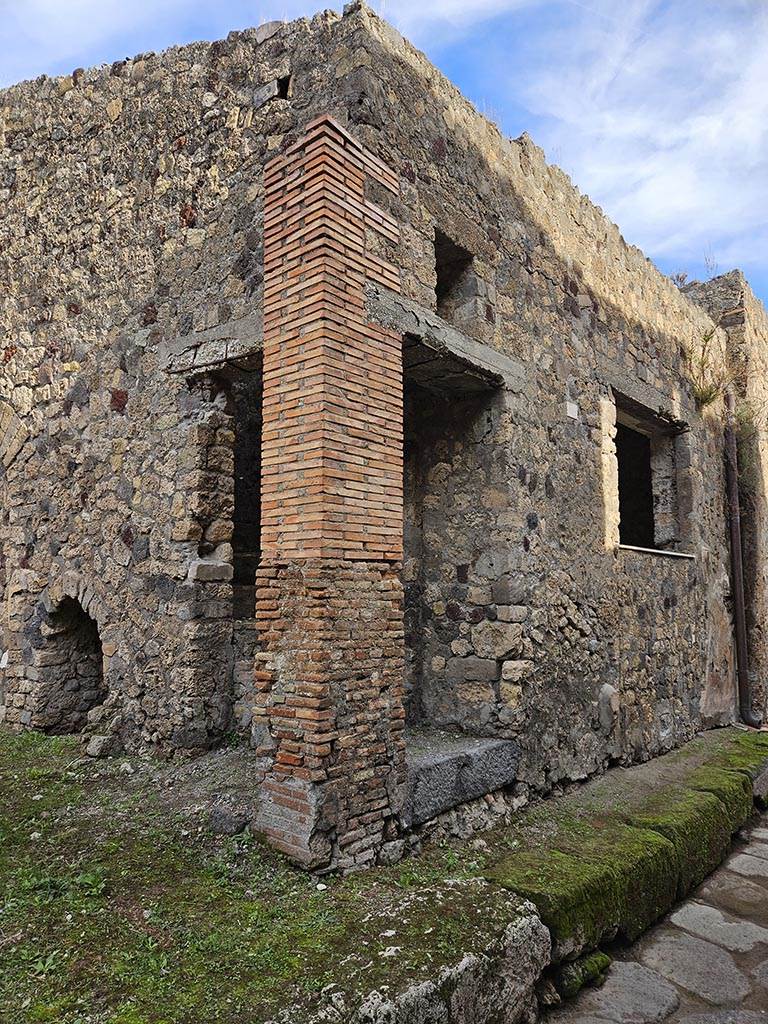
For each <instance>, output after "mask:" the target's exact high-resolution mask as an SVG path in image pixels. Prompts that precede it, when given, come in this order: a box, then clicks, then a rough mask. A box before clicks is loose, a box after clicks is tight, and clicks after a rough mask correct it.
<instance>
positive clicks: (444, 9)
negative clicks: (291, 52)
mask: <svg viewBox="0 0 768 1024" xmlns="http://www.w3.org/2000/svg"><path fill="white" fill-rule="evenodd" d="M341 5H342V0H336V2H334V3H333V6H335V7H337V8H339V7H341ZM319 6H320V3H319V2H318V0H219V3H217V4H211V3H210V0H0V84H2V83H10V82H12V81H16V80H18V79H20V78H22V77H29V76H32V75H36V74H40V73H42V72H48V73H62V72H64V71H68V70H71V69H72V68H73V67H75V66H76V65H78V64H82V65H85V64H91V63H96V62H99V61H104V60H114V59H117V58H119V57H122V56H127V55H129V54H131V53H133V52H137V51H139V50H143V49H159V48H161V47H163V46H166V45H169V44H170V43H171V42H183V41H185V40H187V39H191V38H203V37H207V38H216V37H219V36H221V35H224V34H226V32H227V31H229V30H230V29H231V28H235V27H243V26H245V25H248V24H251V25H253V24H259V23H260V22H262V21H264V20H269V19H271V18H290V17H295V16H297V15H299V14H311V13H313V12H314V11H315V10H316V9H317V7H319ZM372 6H373V7H374V9H376V10H378V11H379V12H380V13H382V14H383V15H384V16H385V17H387V18H389V19H390V20H391V21H392V22H393V23H394V24H395V25H397V27H398V28H400V30H401V31H403V32H404V33H405V34H407V35H409V36H410V37H412V38H413V39H414V41H415V42H416V43H417V45H422V46H425V47H426V48H427V49H429V50H430V51H431V52H432V53H436V52H440V49H439V48H440V47H441V46H443V47H450V62H451V63H452V64H453V67H454V69H456V70H461V69H460V68H459V65H461V63H462V55H463V53H464V49H465V46H466V51H467V56H466V58H465V59H464V61H463V62H464V69H463V70H466V65H467V64H468V62H470V61H473V62H474V64H475V65H476V67H475V72H476V73H475V75H474V78H475V80H478V79H480V80H483V81H484V84H483V89H484V94H485V95H484V98H485V101H486V102H490V103H491V104H492V105H493V107H494V109H496V110H499V109H501V111H502V112H503V111H504V109H505V107H506V109H507V110H515V111H516V116H515V124H514V130H521V129H522V128H526V129H528V130H529V131H530V133H531V134H532V136H533V137H534V139H535V140H536V141H537V142H539V143H540V144H541V145H543V146H544V148H545V149H546V150H547V152H548V154H549V155H550V157H551V158H552V159H555V160H556V161H557V162H558V163H560V164H561V165H562V166H563V167H564V169H565V170H566V171H568V173H570V174H571V176H572V177H573V179H574V181H575V182H576V183H577V184H578V185H579V187H580V188H582V189H583V190H584V191H586V192H588V193H589V194H590V195H591V196H592V198H593V199H594V200H595V201H596V202H598V203H599V204H600V205H601V206H603V208H604V209H605V210H606V211H607V213H608V214H609V215H610V216H611V217H612V218H613V219H614V220H616V221H617V223H619V224H620V226H621V228H622V230H623V231H624V233H625V236H626V237H627V238H628V239H630V240H631V241H633V242H636V243H637V244H639V245H640V246H641V247H642V248H643V249H645V250H646V252H648V253H649V255H651V256H653V257H658V258H660V259H666V260H667V261H669V260H676V261H678V262H679V264H680V265H681V266H685V265H688V264H695V263H697V262H700V261H701V258H702V256H703V253H704V252H705V250H707V249H708V248H711V250H712V252H713V253H714V256H715V258H716V259H717V261H718V262H719V263H720V265H721V266H723V267H726V266H728V265H730V264H731V263H738V264H741V265H744V266H745V267H746V268H749V267H750V266H752V267H758V268H759V267H760V265H761V264H762V266H763V267H764V268H765V270H766V273H768V267H765V263H766V257H765V251H766V250H765V242H766V239H768V202H766V194H768V3H766V2H764V0H622V2H621V3H618V2H616V0H421V2H420V3H414V2H413V0H373V2H372ZM451 44H452V45H451ZM447 52H448V50H447V49H444V53H447ZM457 54H458V55H459V56H457ZM448 70H449V71H450V70H451V67H449V68H448ZM469 77H470V78H471V77H472V76H471V75H470V76H469ZM510 127H512V126H510Z"/></svg>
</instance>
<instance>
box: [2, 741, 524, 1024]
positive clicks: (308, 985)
mask: <svg viewBox="0 0 768 1024" xmlns="http://www.w3.org/2000/svg"><path fill="white" fill-rule="evenodd" d="M122 765H125V766H126V768H127V767H129V765H128V763H127V762H121V761H109V762H101V763H97V764H94V763H93V762H86V763H83V762H82V761H80V760H79V757H78V747H77V745H76V743H75V742H73V741H72V740H69V739H59V738H48V737H41V736H39V735H35V734H25V735H23V736H12V735H11V734H9V733H8V732H7V731H3V730H2V729H0V1020H2V1021H3V1022H4V1024H22V1022H23V1024H28V1022H42V1021H50V1022H56V1024H102V1022H110V1024H198V1022H200V1024H203V1022H205V1024H209V1022H210V1024H214V1022H217V1024H218V1022H222V1024H223V1022H227V1024H234V1022H241V1021H242V1022H245V1021H248V1022H249V1024H257V1022H260V1021H263V1020H268V1019H269V1018H270V1016H271V1015H272V1014H274V1013H276V1012H277V1010H278V1009H279V1008H281V1007H286V1006H288V1005H290V1004H291V1003H292V1002H294V1001H299V1002H301V1001H302V1000H303V999H305V1000H306V999H307V997H308V996H309V995H311V993H313V992H316V991H317V990H318V989H320V988H322V987H323V986H325V985H327V984H329V983H331V982H336V983H338V984H340V985H341V986H342V987H344V983H345V982H346V981H348V980H349V979H350V978H352V977H354V978H356V979H359V980H360V984H361V987H362V988H363V989H364V990H365V991H368V990H370V989H373V988H375V987H376V986H377V985H379V984H381V983H383V982H386V981H389V982H390V984H392V985H394V986H395V987H397V985H398V979H402V980H408V979H416V980H418V979H421V978H426V977H430V976H434V973H435V971H436V967H435V965H436V964H437V965H440V964H442V963H451V962H453V961H455V959H456V958H457V956H458V954H459V953H461V952H462V951H463V950H464V949H465V948H467V949H469V948H472V947H473V946H474V945H475V944H476V943H477V942H480V944H481V947H484V946H485V945H486V944H487V942H488V939H489V937H490V936H492V935H493V934H494V933H498V932H500V931H501V929H502V928H503V926H504V925H505V924H506V923H507V922H508V921H509V920H510V919H511V918H512V917H514V904H508V905H507V906H506V907H505V906H503V905H502V904H498V905H497V907H496V909H495V910H493V909H492V910H488V909H486V908H484V907H482V906H479V905H478V901H477V899H476V896H475V895H474V894H473V885H472V884H466V885H461V884H459V885H452V884H450V882H449V880H452V879H462V878H467V877H468V876H469V875H472V874H477V871H478V867H479V865H478V864H476V863H474V862H473V861H472V860H471V859H470V860H468V861H467V862H466V863H465V864H463V865H459V861H458V857H457V854H456V852H455V851H452V850H449V849H435V850H433V851H432V852H431V854H430V855H429V856H428V857H426V858H423V859H420V860H419V861H408V862H404V863H402V864H401V865H400V866H397V867H395V868H392V869H381V870H377V871H374V872H371V873H368V874H366V875H359V876H355V877H351V878H348V879H346V880H343V881H339V880H334V879H327V880H326V881H325V883H323V884H324V885H327V888H323V889H318V885H317V883H316V882H315V881H313V880H312V879H311V878H309V877H308V876H307V875H306V874H304V873H302V872H300V871H297V870H295V869H293V868H291V867H290V866H289V865H288V864H287V863H286V862H285V861H284V860H282V859H281V858H280V857H278V856H276V855H275V854H273V853H271V852H270V851H269V850H267V849H266V848H265V847H264V846H263V845H261V844H260V843H259V842H258V841H257V840H256V839H254V838H253V837H252V836H250V835H249V834H243V835H240V836H236V837H229V838H225V837H220V836H214V835H212V834H210V833H209V832H208V831H207V829H206V828H205V826H201V825H199V824H198V823H197V822H196V820H195V818H194V817H193V818H192V819H191V820H190V818H188V817H187V816H185V815H184V814H182V813H178V814H174V813H173V812H169V809H168V805H167V803H166V802H165V801H164V800H163V798H162V797H163V795H162V792H160V791H159V790H158V789H157V787H156V786H155V785H154V783H153V784H149V783H148V782H147V781H146V776H145V775H143V774H142V766H140V765H138V766H137V768H136V770H135V772H134V773H129V772H128V771H127V770H125V769H124V768H123V767H121V766H122ZM133 765H137V763H136V762H133ZM393 949H394V950H395V952H394V953H392V952H391V951H392V950H393ZM388 951H389V952H388Z"/></svg>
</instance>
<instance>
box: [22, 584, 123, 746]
mask: <svg viewBox="0 0 768 1024" xmlns="http://www.w3.org/2000/svg"><path fill="white" fill-rule="evenodd" d="M40 636H41V639H42V645H41V646H40V647H38V648H37V649H36V650H35V654H34V667H35V669H36V671H37V675H38V691H37V692H38V696H37V701H36V708H35V711H34V715H33V721H32V723H31V724H32V725H33V726H34V727H35V728H37V729H42V730H43V731H44V732H48V733H56V734H62V733H78V732H81V731H82V730H83V729H84V728H85V726H86V724H87V722H88V713H89V712H90V711H92V710H93V709H94V708H96V707H98V706H99V705H100V704H103V703H104V700H105V698H106V696H107V688H106V685H105V683H104V656H103V652H102V648H101V639H100V637H99V629H98V626H97V625H96V622H95V621H94V620H93V619H92V618H91V617H90V615H88V614H87V613H86V612H85V611H84V610H83V608H82V606H81V605H80V603H79V601H76V600H75V599H74V598H71V597H65V598H64V599H63V600H62V601H61V603H60V604H59V605H58V606H57V607H56V609H55V610H54V611H52V612H50V613H49V614H48V615H47V616H46V619H45V620H44V621H43V623H42V624H41V627H40Z"/></svg>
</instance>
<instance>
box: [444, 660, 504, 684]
mask: <svg viewBox="0 0 768 1024" xmlns="http://www.w3.org/2000/svg"><path fill="white" fill-rule="evenodd" d="M498 674H499V670H498V666H497V664H496V662H495V661H492V660H490V659H487V658H475V657H467V658H449V659H448V663H447V665H446V670H445V675H446V679H447V680H448V682H451V683H468V682H484V681H491V680H493V679H496V678H497V676H498Z"/></svg>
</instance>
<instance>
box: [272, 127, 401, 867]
mask: <svg viewBox="0 0 768 1024" xmlns="http://www.w3.org/2000/svg"><path fill="white" fill-rule="evenodd" d="M366 179H373V180H374V181H375V182H377V183H378V186H381V187H383V188H385V189H388V190H390V191H392V192H397V179H396V178H395V177H394V175H393V174H392V172H391V171H390V170H389V169H388V168H387V167H386V166H385V165H384V164H383V163H382V162H381V161H379V160H378V159H377V158H376V157H374V156H373V155H372V154H371V153H369V152H367V151H366V150H365V149H364V147H363V146H361V145H360V144H359V143H358V142H357V141H356V140H355V139H354V138H352V136H350V135H349V134H348V133H347V132H346V131H345V130H344V129H343V128H342V127H341V126H340V125H338V124H336V123H335V122H334V121H333V120H331V119H330V118H329V117H322V118H319V119H318V120H317V121H314V122H313V123H312V124H310V125H309V126H308V127H307V129H306V133H305V135H304V137H303V138H302V139H300V141H299V142H297V143H296V144H295V145H294V146H293V147H292V148H291V149H289V150H288V151H287V152H286V153H285V154H283V155H281V156H280V157H278V158H277V159H276V160H273V161H271V162H270V163H269V164H268V165H267V167H266V169H265V186H266V195H265V209H264V263H265V278H264V421H263V432H262V523H261V531H262V533H261V536H262V562H261V565H260V568H259V570H258V572H257V578H256V618H257V624H258V628H259V630H260V635H261V642H262V650H263V652H264V653H263V655H262V660H261V661H260V663H259V668H258V670H257V673H256V677H257V678H256V683H257V689H258V691H259V694H260V696H259V706H258V707H257V718H258V719H259V720H260V722H259V725H260V733H261V736H262V739H263V746H262V752H263V753H264V754H267V755H268V756H269V758H270V763H271V767H270V769H269V771H268V772H267V776H266V779H265V782H264V786H263V789H262V804H261V812H260V823H261V827H262V829H263V831H264V832H265V833H266V834H267V835H268V836H269V837H270V839H271V840H272V842H273V843H274V844H275V845H277V846H278V847H279V848H281V849H283V850H284V851H286V852H287V853H288V854H289V855H291V856H292V857H293V858H295V859H297V860H299V861H301V862H303V863H305V864H307V865H308V866H313V867H314V866H321V865H329V864H334V865H337V866H339V867H345V868H346V867H351V866H354V865H357V864H364V863H368V862H370V861H371V860H372V859H373V858H374V857H375V852H376V849H377V847H378V846H380V845H381V843H382V841H383V840H384V839H385V838H386V835H387V832H388V830H391V829H392V828H393V826H394V821H395V818H396V816H397V813H398V811H399V806H400V791H401V788H402V781H403V775H404V743H403V733H402V730H403V720H404V711H403V701H402V686H403V668H404V648H403V617H402V588H401V583H400V578H399V572H398V570H399V562H400V560H401V559H402V545H403V483H402V477H403V466H402V430H403V393H402V357H401V338H400V336H399V334H395V333H393V332H391V331H388V330H385V329H383V328H381V327H379V326H375V325H373V324H370V323H368V322H367V319H366V316H365V302H364V286H365V281H366V278H371V279H373V280H375V281H378V282H380V283H383V284H385V285H386V286H387V287H389V288H391V289H394V290H399V276H398V273H397V270H396V269H395V268H394V267H393V266H391V265H390V264H389V263H387V262H386V261H385V260H384V259H382V258H381V257H380V256H377V255H376V253H377V252H380V251H381V249H382V248H384V245H383V244H382V243H383V242H384V240H388V241H389V242H394V241H396V240H397V225H396V224H395V222H394V221H393V220H392V218H391V217H390V216H389V215H388V214H386V213H384V212H383V211H382V210H380V209H378V208H377V207H375V206H374V205H373V204H372V203H370V202H368V201H367V200H366V198H365V185H366Z"/></svg>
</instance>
